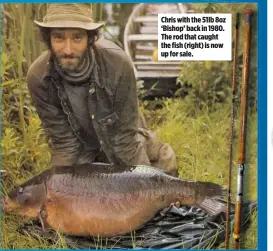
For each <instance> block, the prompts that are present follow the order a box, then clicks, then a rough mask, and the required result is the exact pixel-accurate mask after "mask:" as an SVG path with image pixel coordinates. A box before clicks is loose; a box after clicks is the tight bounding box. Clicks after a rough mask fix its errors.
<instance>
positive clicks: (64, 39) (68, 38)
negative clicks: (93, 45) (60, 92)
mask: <svg viewBox="0 0 273 251" xmlns="http://www.w3.org/2000/svg"><path fill="white" fill-rule="evenodd" d="M50 41H51V47H52V50H53V53H54V54H55V56H56V58H57V61H58V63H59V65H60V66H61V68H62V69H63V70H65V71H70V72H73V71H76V70H77V68H78V66H79V65H80V63H81V62H82V60H83V59H84V57H85V55H86V52H87V44H88V36H87V32H86V31H85V30H83V29H52V31H51V38H50Z"/></svg>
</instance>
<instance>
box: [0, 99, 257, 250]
mask: <svg viewBox="0 0 273 251" xmlns="http://www.w3.org/2000/svg"><path fill="white" fill-rule="evenodd" d="M190 111H194V112H190ZM230 113H231V112H230V105H221V106H220V108H219V107H218V109H217V111H214V112H208V111H204V110H203V111H198V110H196V109H194V108H193V107H189V105H188V104H186V103H185V102H184V101H183V100H174V101H167V102H165V106H164V108H163V109H162V110H157V111H155V112H152V111H145V115H146V117H147V118H148V122H149V124H150V126H151V127H152V128H153V129H154V130H156V132H157V134H158V136H159V138H160V139H161V141H163V142H167V143H170V144H171V145H172V146H173V148H174V149H175V152H176V154H177V158H178V161H179V175H180V177H181V178H183V179H190V180H200V181H213V182H216V183H219V184H221V185H223V186H227V182H228V163H229V140H230ZM31 121H32V123H33V124H30V125H29V126H28V128H32V130H30V129H29V133H32V134H35V135H36V136H37V132H40V124H39V119H38V118H37V117H35V116H34V117H33V118H32V120H31ZM238 128H239V120H238V117H236V118H235V132H236V135H235V139H234V154H233V166H232V168H233V170H232V200H233V201H234V198H235V195H236V179H237V148H238V130H239V129H238ZM40 135H41V136H39V137H40V139H37V140H36V141H35V140H30V141H31V142H29V144H30V145H29V147H28V150H29V151H30V152H34V153H33V154H35V163H37V164H36V166H35V168H34V169H32V170H31V171H28V172H24V173H23V172H20V171H19V170H18V169H16V168H14V167H13V168H11V165H12V164H13V165H15V164H16V163H17V162H16V161H19V160H18V159H17V158H16V153H15V154H14V151H17V152H18V151H19V150H18V145H17V142H16V141H15V142H13V144H12V143H11V142H12V139H14V138H16V135H15V136H14V135H13V136H11V133H10V132H7V131H4V133H3V139H2V148H3V151H4V152H3V153H4V155H3V169H6V170H8V172H9V175H10V177H8V178H5V179H4V181H3V182H4V193H5V192H6V190H7V189H9V188H10V187H12V186H13V185H14V184H18V183H20V182H22V181H23V180H25V179H27V178H28V177H31V176H32V175H33V174H35V173H38V172H40V171H41V170H43V169H45V168H46V163H47V162H48V159H49V154H48V152H47V151H48V149H47V146H46V144H44V141H43V140H44V138H43V136H42V134H40ZM8 137H9V138H8ZM29 137H30V136H29ZM33 137H34V136H33ZM30 138H31V137H30ZM8 139H9V141H8ZM5 142H10V145H9V146H6V145H5V144H7V143H5ZM7 147H9V150H7ZM21 147H23V146H21ZM16 149H17V150H16ZM246 149H247V152H246V154H247V161H246V162H247V168H246V176H245V200H257V115H256V114H249V117H248V123H247V148H246ZM17 157H18V156H17ZM18 163H20V161H19V162H18ZM18 163H17V164H18ZM15 166H16V165H15ZM251 218H252V224H251V225H250V227H249V228H248V230H247V232H246V233H245V234H244V235H243V236H242V244H243V247H242V249H256V248H257V215H256V214H253V215H251ZM27 221H28V219H25V218H22V217H19V216H14V215H4V216H3V218H2V248H3V249H63V248H67V246H66V244H65V242H64V240H63V238H60V241H59V242H57V243H56V244H55V245H51V246H49V245H48V243H47V242H46V241H45V240H43V239H42V238H38V239H35V238H33V237H31V236H27V235H22V234H19V233H18V232H16V229H17V228H18V226H19V224H22V223H23V222H27ZM231 245H232V238H231ZM231 248H232V246H231ZM219 249H224V244H223V245H221V246H220V247H219Z"/></svg>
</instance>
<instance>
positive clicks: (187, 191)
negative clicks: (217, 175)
mask: <svg viewBox="0 0 273 251" xmlns="http://www.w3.org/2000/svg"><path fill="white" fill-rule="evenodd" d="M179 187H180V189H179V190H180V193H179V194H180V198H181V199H182V200H183V201H185V203H186V204H197V205H198V204H199V203H201V202H202V201H203V200H204V199H205V198H215V197H216V198H217V197H218V198H219V197H224V196H226V194H227V190H226V189H225V188H224V187H222V186H220V185H218V184H216V183H213V182H202V181H198V182H193V181H182V182H180V185H179Z"/></svg>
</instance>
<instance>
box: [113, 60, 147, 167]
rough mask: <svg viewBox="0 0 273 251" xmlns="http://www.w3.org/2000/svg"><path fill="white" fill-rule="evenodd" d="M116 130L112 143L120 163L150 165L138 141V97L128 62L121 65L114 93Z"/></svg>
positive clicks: (133, 75) (131, 68) (131, 69)
mask: <svg viewBox="0 0 273 251" xmlns="http://www.w3.org/2000/svg"><path fill="white" fill-rule="evenodd" d="M114 105H115V111H116V113H117V115H118V128H117V130H116V132H115V141H114V143H113V147H114V151H115V154H116V155H117V157H118V159H120V160H121V162H122V163H125V164H131V165H150V161H149V158H148V156H147V154H146V151H145V149H144V146H143V144H142V143H141V142H140V140H139V139H138V117H139V111H138V97H137V88H136V80H135V74H134V71H133V67H132V65H131V62H130V61H129V60H126V61H125V62H124V65H123V71H122V76H121V77H120V79H119V82H118V83H117V88H116V92H115V104H114Z"/></svg>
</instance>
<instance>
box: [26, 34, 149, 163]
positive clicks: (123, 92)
mask: <svg viewBox="0 0 273 251" xmlns="http://www.w3.org/2000/svg"><path fill="white" fill-rule="evenodd" d="M94 52H95V61H96V62H95V68H94V71H93V74H92V79H91V81H90V83H89V93H88V104H87V105H88V109H89V115H90V117H89V118H90V120H92V122H93V127H94V129H95V132H96V134H97V137H98V140H99V142H100V146H101V149H102V150H103V152H104V153H105V155H106V157H107V159H108V161H109V163H115V164H146V165H150V161H149V158H148V156H147V154H146V151H145V149H144V146H143V142H142V143H141V142H140V140H139V137H138V116H139V113H138V103H137V90H136V80H135V76H134V70H133V67H132V63H131V61H130V60H129V58H128V56H127V55H126V53H125V52H124V51H123V50H122V49H121V48H119V47H118V46H116V45H115V44H114V43H112V42H110V41H107V40H104V39H99V40H98V41H97V42H96V44H95V46H94ZM51 69H52V63H51V52H50V51H49V50H48V51H46V52H44V53H42V54H41V55H40V56H39V57H38V58H37V59H36V60H35V62H34V63H33V64H32V65H31V66H30V68H29V70H28V74H27V83H28V88H29V91H30V94H31V97H32V100H33V103H34V106H35V107H36V110H37V113H38V115H39V117H40V119H41V121H42V123H43V126H44V128H45V130H46V132H47V134H48V136H49V137H50V140H51V150H52V152H51V155H52V164H53V165H71V164H75V163H85V162H92V161H94V158H93V153H92V152H91V151H90V149H89V147H88V143H87V140H86V137H87V136H86V133H85V132H84V131H83V129H82V128H81V126H79V123H78V122H77V120H76V118H75V116H74V114H73V112H72V109H71V107H70V103H69V101H68V97H67V94H66V92H65V90H64V86H63V84H62V82H61V81H59V79H58V78H57V77H56V76H55V75H54V74H51V73H52V71H51Z"/></svg>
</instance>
